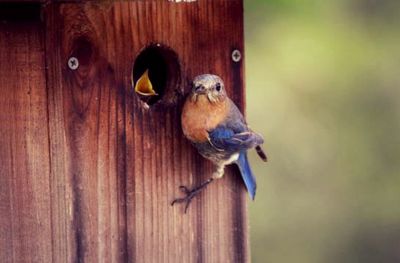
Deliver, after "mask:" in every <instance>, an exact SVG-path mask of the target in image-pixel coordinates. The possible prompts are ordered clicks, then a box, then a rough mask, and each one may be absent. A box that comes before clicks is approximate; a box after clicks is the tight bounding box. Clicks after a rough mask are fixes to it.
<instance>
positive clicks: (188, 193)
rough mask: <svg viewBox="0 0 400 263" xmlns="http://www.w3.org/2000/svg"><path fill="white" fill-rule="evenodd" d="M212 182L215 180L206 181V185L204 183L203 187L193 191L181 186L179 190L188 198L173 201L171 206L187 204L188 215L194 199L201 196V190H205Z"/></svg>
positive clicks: (200, 186)
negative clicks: (198, 195)
mask: <svg viewBox="0 0 400 263" xmlns="http://www.w3.org/2000/svg"><path fill="white" fill-rule="evenodd" d="M212 181H213V178H210V179H208V180H207V181H205V182H204V183H202V184H201V185H199V186H197V187H195V188H193V189H189V188H187V187H186V186H184V185H181V186H179V190H181V192H183V193H184V194H185V195H186V196H185V197H183V198H176V199H175V200H174V201H172V203H171V205H174V204H175V203H186V205H185V214H186V211H187V209H188V207H189V205H190V202H192V199H193V198H194V197H195V196H196V195H197V194H199V193H200V192H201V190H203V189H204V188H205V187H206V186H207V185H208V184H209V183H211V182H212Z"/></svg>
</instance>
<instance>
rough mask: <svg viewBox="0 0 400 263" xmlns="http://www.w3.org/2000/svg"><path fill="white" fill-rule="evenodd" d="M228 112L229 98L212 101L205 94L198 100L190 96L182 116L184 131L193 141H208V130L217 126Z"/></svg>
mask: <svg viewBox="0 0 400 263" xmlns="http://www.w3.org/2000/svg"><path fill="white" fill-rule="evenodd" d="M228 112H229V109H228V103H227V100H223V101H222V102H217V103H210V101H209V100H208V99H207V98H206V96H204V95H200V96H199V97H198V98H197V101H192V100H191V98H190V97H188V98H187V100H186V102H185V105H184V106H183V110H182V116H181V122H182V129H183V133H184V134H185V136H186V137H187V138H188V139H189V140H191V141H193V142H205V141H208V131H211V130H213V129H214V128H215V127H217V126H218V125H219V124H220V123H221V122H222V121H223V120H224V119H225V118H226V115H227V114H228Z"/></svg>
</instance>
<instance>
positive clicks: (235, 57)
mask: <svg viewBox="0 0 400 263" xmlns="http://www.w3.org/2000/svg"><path fill="white" fill-rule="evenodd" d="M241 59H242V54H241V53H240V51H239V50H237V49H235V50H233V51H232V60H233V62H239V61H240V60H241Z"/></svg>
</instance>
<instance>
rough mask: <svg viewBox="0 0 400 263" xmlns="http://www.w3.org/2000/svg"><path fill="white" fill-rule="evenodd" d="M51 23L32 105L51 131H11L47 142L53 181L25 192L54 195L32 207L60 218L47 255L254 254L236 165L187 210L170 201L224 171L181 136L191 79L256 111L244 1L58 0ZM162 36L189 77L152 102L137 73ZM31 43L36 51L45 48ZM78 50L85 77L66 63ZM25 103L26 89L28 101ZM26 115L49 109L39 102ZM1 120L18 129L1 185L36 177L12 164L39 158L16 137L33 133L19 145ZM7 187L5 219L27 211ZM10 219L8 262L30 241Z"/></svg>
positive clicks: (52, 221)
mask: <svg viewBox="0 0 400 263" xmlns="http://www.w3.org/2000/svg"><path fill="white" fill-rule="evenodd" d="M43 19H44V25H45V26H44V28H43V32H45V34H43V36H44V37H43V41H42V42H41V41H40V39H39V37H40V34H39V33H40V32H41V31H40V30H36V31H34V32H36V33H35V34H36V35H35V36H36V38H37V43H36V44H37V45H39V46H38V47H39V49H40V47H42V51H43V48H44V51H45V53H46V56H45V57H46V60H45V61H43V57H41V58H42V61H40V60H37V61H36V62H37V63H39V64H40V65H42V66H43V65H45V66H46V69H47V70H43V67H38V70H39V71H40V74H41V75H40V74H39V73H37V74H38V75H39V76H41V77H42V82H40V81H36V82H37V85H36V84H35V87H34V89H35V92H36V93H37V94H38V96H37V97H38V98H37V101H34V103H33V104H30V105H33V106H30V107H33V108H35V109H37V110H38V111H39V113H40V114H39V113H38V114H39V115H40V117H43V116H45V117H43V118H44V119H43V120H42V121H41V122H38V123H35V125H37V126H38V130H36V129H32V130H30V129H25V128H23V127H22V126H23V125H26V121H25V120H24V121H21V124H20V125H22V126H21V128H19V127H13V128H12V130H17V131H18V130H21V131H20V133H21V134H25V136H26V137H29V139H30V140H31V139H32V138H36V139H35V140H36V141H38V143H43V144H38V145H37V149H40V150H39V151H38V152H37V156H36V157H37V162H38V163H40V164H41V166H38V168H35V169H38V171H41V173H40V176H41V177H40V178H41V179H40V180H38V179H37V178H35V179H32V180H34V182H25V184H26V187H28V186H29V187H32V185H35V184H39V186H38V189H35V191H32V190H31V192H30V194H31V195H38V196H40V198H42V199H43V200H41V202H42V203H40V207H37V206H38V205H37V203H36V201H35V202H32V204H31V207H30V206H28V210H29V209H31V210H32V211H35V212H36V211H40V209H43V207H46V209H44V211H42V212H43V213H41V214H40V216H41V217H43V218H44V219H42V220H47V221H46V222H48V224H46V227H43V228H45V230H43V234H44V235H45V236H44V237H43V239H41V238H40V242H42V243H40V242H37V244H35V246H39V247H40V248H41V249H42V250H41V252H43V258H44V259H49V258H51V259H52V261H53V262H249V247H248V230H247V215H246V213H247V205H246V202H247V194H246V192H245V188H244V186H243V183H242V181H241V178H240V176H239V173H238V170H237V169H236V168H233V167H232V168H228V169H227V171H226V176H225V177H224V178H223V179H221V180H218V181H216V182H215V183H213V184H211V185H210V186H209V187H208V188H207V190H205V191H204V192H203V193H202V194H201V195H200V196H199V197H197V199H195V200H194V201H193V202H192V204H191V206H190V208H189V210H188V213H187V214H184V213H183V207H182V206H174V207H171V206H170V202H171V201H172V200H173V199H174V198H175V197H178V196H179V195H180V193H179V190H178V186H179V185H182V184H183V185H188V186H194V185H197V184H199V183H201V182H202V181H203V180H205V179H207V178H208V177H209V176H210V175H211V174H212V171H213V168H214V167H213V165H212V164H211V163H210V162H208V161H206V160H204V159H203V158H202V157H201V156H199V154H198V153H197V152H196V151H195V149H194V148H193V147H192V146H191V145H190V144H189V143H188V141H187V140H186V139H185V138H184V136H183V134H182V131H181V126H180V112H181V107H182V104H183V100H184V94H186V93H187V92H188V91H189V89H190V87H189V85H188V84H189V82H190V80H191V79H193V77H194V76H196V75H198V74H202V73H214V74H218V75H220V76H221V77H222V78H223V79H224V82H225V85H226V88H227V92H228V94H229V95H230V97H231V98H232V99H233V100H234V101H235V102H236V103H237V104H238V105H239V106H241V108H243V106H244V105H243V102H244V98H243V64H242V63H241V62H239V63H235V62H232V60H231V52H232V51H233V50H234V49H239V50H240V51H241V52H242V53H243V6H242V1H240V0H202V1H197V2H192V3H174V2H170V1H157V0H154V1H129V2H127V1H121V2H115V3H113V2H111V1H105V2H98V1H97V2H96V1H93V2H85V3H50V2H49V3H48V4H47V5H46V6H45V7H44V12H43ZM36 29H38V28H36ZM0 34H1V33H0ZM19 37H22V35H21V36H19ZM36 38H35V39H36ZM2 41H4V40H0V43H2ZM31 41H33V40H31ZM151 43H161V44H163V45H165V46H168V47H170V48H172V49H173V50H174V51H175V52H176V53H177V54H178V57H179V62H180V66H181V72H180V81H179V83H178V85H177V86H176V87H171V88H172V89H173V90H172V91H171V92H169V93H168V91H167V93H168V94H169V95H168V96H165V98H168V101H167V99H165V100H163V99H161V100H160V101H159V102H157V103H156V104H154V105H152V106H151V107H150V109H148V110H147V109H145V108H144V107H143V103H142V102H141V100H140V99H139V98H138V97H137V96H136V95H135V94H134V92H133V90H132V87H131V79H130V78H131V70H132V67H133V63H134V61H135V58H136V57H137V56H138V55H139V53H140V51H141V50H143V48H144V47H146V46H147V45H150V44H151ZM3 44H4V43H2V44H1V45H0V49H1V48H4V46H3ZM25 45H26V46H27V48H28V47H29V48H30V49H32V47H31V46H32V43H30V42H25ZM40 45H42V46H40ZM0 56H4V55H0ZM71 56H74V57H77V58H78V60H79V62H80V66H79V68H78V69H77V70H75V71H74V70H71V69H69V68H68V65H67V61H68V59H69V58H70V57H71ZM3 61H4V59H3V57H1V60H0V62H1V63H3ZM0 69H1V72H2V73H1V74H9V73H10V72H11V71H10V69H8V68H7V67H6V66H4V65H3V64H1V65H0ZM7 70H8V71H7ZM44 74H45V76H46V82H45V83H44V77H43V76H44ZM4 76H5V75H4ZM3 79H4V81H7V80H6V79H5V78H3ZM1 80H2V78H1V77H0V81H1ZM22 80H24V79H22V78H21V79H20V80H19V81H22ZM16 81H18V79H17V80H16ZM36 82H35V83H36ZM5 87H7V86H4V85H1V89H7V88H5ZM16 92H17V89H15V88H14V89H12V91H8V93H6V94H9V95H7V96H8V97H16V96H17V94H16ZM21 92H22V91H21ZM171 94H175V95H174V97H173V98H171V96H170V95H171ZM39 95H40V96H39ZM18 96H19V95H18ZM24 96H25V95H24ZM22 99H23V96H22V93H21V97H18V101H20V100H22ZM18 110H21V111H23V112H25V111H27V110H29V112H30V114H36V113H35V111H32V109H31V108H23V109H18ZM42 110H44V112H41V111H42ZM7 112H8V113H9V114H11V115H12V114H17V109H15V108H12V107H9V108H8V111H7ZM18 112H19V111H18ZM2 114H4V113H2ZM25 114H26V113H25ZM0 116H1V115H0ZM7 116H8V115H7ZM34 116H36V115H34ZM0 125H2V126H0V127H2V129H1V131H2V133H5V135H4V136H2V138H1V140H3V141H2V142H4V143H5V145H8V146H6V147H5V148H2V149H1V150H0V154H1V157H4V158H2V160H3V159H4V160H6V162H5V163H6V164H2V165H1V169H2V171H1V174H2V175H3V174H7V175H8V176H7V177H4V176H2V177H1V179H0V180H2V182H1V183H2V185H3V181H4V183H6V184H8V185H9V184H11V183H13V180H25V179H24V176H25V175H26V174H30V173H31V171H32V169H34V168H32V167H27V168H26V169H27V170H29V171H28V172H21V171H19V172H16V171H13V169H15V163H13V162H14V161H15V160H14V159H15V158H16V157H15V156H20V157H19V158H21V159H22V160H21V162H24V158H27V156H29V155H28V153H26V152H19V153H18V155H16V153H13V152H12V151H15V150H16V149H17V148H18V147H17V146H14V145H12V143H18V142H19V141H21V144H22V148H23V143H24V141H23V140H22V139H19V138H20V137H12V138H11V139H10V136H11V132H7V129H6V125H5V124H3V123H2V124H0ZM13 125H15V124H13ZM35 127H36V126H35ZM31 133H33V134H31ZM36 133H38V134H36ZM35 135H36V136H38V137H35ZM7 136H8V137H7ZM42 140H43V142H42ZM10 142H11V143H10ZM34 157H35V156H34ZM21 167H23V166H21ZM21 169H22V168H21ZM3 170H4V171H3ZM36 176H37V175H36ZM8 189H9V188H7V189H5V190H4V191H2V193H1V194H0V198H1V200H2V201H3V200H4V202H2V207H1V214H2V215H3V214H4V213H5V212H7V211H11V212H13V213H15V211H16V210H15V208H12V207H10V205H12V204H13V200H11V199H12V198H15V195H14V194H13V193H11V192H10V193H9V191H10V190H8ZM36 190H37V191H36ZM46 191H47V192H46ZM5 193H6V194H5ZM3 203H4V204H6V205H3ZM42 206H43V207H42ZM36 208H38V209H39V210H37V209H36ZM29 211H30V210H29ZM49 211H50V212H49ZM27 218H30V214H28V215H27ZM0 220H1V221H0V222H1V224H2V226H0V227H3V225H4V226H5V227H3V228H0V229H5V230H4V233H5V234H4V236H3V232H2V234H1V237H0V240H1V241H0V242H2V243H1V244H0V245H2V246H3V245H5V246H6V247H7V252H4V253H8V254H6V255H5V258H13V254H14V253H20V252H19V251H18V250H16V248H15V247H13V246H12V245H10V244H6V243H7V242H6V241H5V240H7V239H9V238H11V239H12V240H13V241H15V240H16V241H18V240H17V239H15V237H13V236H11V235H12V234H13V233H14V232H13V231H10V230H9V228H10V227H11V225H12V221H11V220H10V217H3V218H2V219H0ZM22 231H23V234H25V233H27V231H28V230H24V229H23V230H22ZM29 231H31V230H29ZM20 238H21V240H22V241H23V242H29V240H30V239H29V238H27V237H20ZM45 242H48V243H47V245H46V243H45ZM42 245H43V246H42ZM45 245H46V246H45ZM45 248H46V249H45ZM32 251H35V252H33V253H32V254H36V250H32ZM0 253H2V252H0ZM38 253H39V252H38ZM31 256H33V255H31ZM45 261H48V260H45Z"/></svg>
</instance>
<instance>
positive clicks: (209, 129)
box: [171, 74, 267, 213]
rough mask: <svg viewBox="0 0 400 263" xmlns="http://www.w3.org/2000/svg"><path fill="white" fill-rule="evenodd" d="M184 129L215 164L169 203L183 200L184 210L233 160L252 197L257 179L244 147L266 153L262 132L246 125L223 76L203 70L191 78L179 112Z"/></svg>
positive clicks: (262, 154)
mask: <svg viewBox="0 0 400 263" xmlns="http://www.w3.org/2000/svg"><path fill="white" fill-rule="evenodd" d="M181 122H182V129H183V133H184V135H185V136H186V138H187V139H189V140H190V141H191V142H192V144H193V145H194V146H195V147H196V148H197V150H198V152H199V153H200V154H201V155H202V156H203V157H204V158H206V159H208V160H211V161H212V162H213V163H214V164H215V166H216V169H215V172H214V173H213V174H212V176H211V177H210V178H209V179H208V180H206V181H205V182H203V183H202V184H200V185H199V186H197V187H194V188H193V189H189V188H188V187H186V186H180V187H179V188H180V190H181V191H182V192H183V193H184V194H185V197H183V198H177V199H175V200H174V201H173V202H172V203H171V205H174V204H176V203H185V204H186V205H185V213H186V211H187V209H188V207H189V204H190V202H191V201H192V199H193V197H195V196H196V195H197V194H198V193H199V192H200V191H201V190H202V189H204V188H205V187H206V186H207V185H208V184H210V183H211V182H212V181H214V180H215V179H219V178H221V177H222V176H223V175H224V168H225V166H226V165H228V164H232V163H235V164H236V165H237V166H238V167H239V170H240V173H241V175H242V179H243V182H244V184H245V186H246V188H247V191H248V193H249V195H250V197H251V199H253V200H254V197H255V193H256V179H255V177H254V175H253V172H252V171H251V168H250V165H249V162H248V160H247V150H249V149H251V148H255V149H256V151H257V153H258V155H259V156H260V158H261V159H262V160H263V161H267V156H266V154H265V153H264V151H263V150H262V149H261V146H260V145H261V144H263V143H264V140H263V138H262V136H261V135H260V134H258V133H255V132H253V131H252V130H250V129H249V127H248V126H247V124H246V121H245V119H244V117H243V115H242V113H241V112H240V111H239V109H238V108H237V107H236V105H235V104H234V103H233V102H232V100H231V99H229V97H228V96H227V94H226V91H225V86H224V83H223V81H222V79H221V78H220V77H218V76H216V75H211V74H204V75H200V76H197V77H196V78H195V79H194V81H193V88H192V91H191V93H190V94H189V96H188V97H187V99H186V102H185V104H184V106H183V110H182V115H181Z"/></svg>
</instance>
